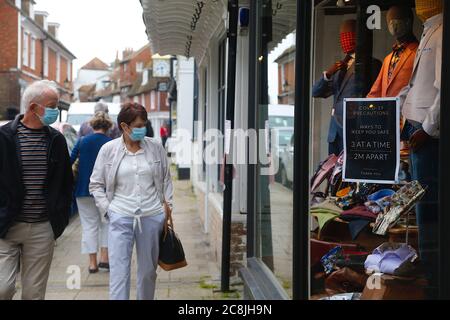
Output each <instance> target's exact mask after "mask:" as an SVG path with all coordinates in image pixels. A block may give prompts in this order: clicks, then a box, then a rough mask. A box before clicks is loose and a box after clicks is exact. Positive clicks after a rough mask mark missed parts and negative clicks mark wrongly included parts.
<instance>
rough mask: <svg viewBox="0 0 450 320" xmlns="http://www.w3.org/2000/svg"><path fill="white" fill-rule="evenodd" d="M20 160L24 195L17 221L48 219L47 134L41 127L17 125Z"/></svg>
mask: <svg viewBox="0 0 450 320" xmlns="http://www.w3.org/2000/svg"><path fill="white" fill-rule="evenodd" d="M17 134H18V138H19V144H20V157H21V162H22V181H23V184H24V187H25V197H24V201H23V206H22V212H21V214H20V215H19V216H18V217H17V221H19V222H27V223H38V222H45V221H48V219H49V218H48V214H47V205H46V198H45V183H46V179H47V169H48V163H47V155H48V146H47V134H46V133H45V131H44V130H43V129H38V130H35V129H29V128H27V127H26V126H24V125H23V124H22V123H21V122H19V125H18V127H17Z"/></svg>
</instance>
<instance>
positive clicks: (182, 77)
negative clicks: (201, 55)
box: [175, 56, 194, 169]
mask: <svg viewBox="0 0 450 320" xmlns="http://www.w3.org/2000/svg"><path fill="white" fill-rule="evenodd" d="M177 59H178V67H177V74H176V80H177V126H176V128H177V135H178V133H181V132H184V135H189V136H183V137H182V139H183V144H184V146H185V147H184V148H183V153H184V154H180V152H176V153H175V157H176V160H175V161H176V163H177V165H178V168H183V169H190V168H191V159H192V153H191V150H192V149H191V141H192V133H193V122H194V58H190V59H187V58H185V57H183V56H178V57H177ZM177 138H181V136H180V137H177ZM186 146H189V147H186Z"/></svg>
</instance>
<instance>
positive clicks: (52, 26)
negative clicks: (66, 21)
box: [48, 22, 60, 39]
mask: <svg viewBox="0 0 450 320" xmlns="http://www.w3.org/2000/svg"><path fill="white" fill-rule="evenodd" d="M59 26H60V24H59V23H56V22H49V23H48V33H50V34H51V35H52V36H53V37H55V39H58V30H59Z"/></svg>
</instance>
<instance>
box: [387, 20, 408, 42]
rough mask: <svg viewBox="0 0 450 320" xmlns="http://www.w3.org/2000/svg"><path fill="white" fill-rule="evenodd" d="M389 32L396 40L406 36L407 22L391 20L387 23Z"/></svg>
mask: <svg viewBox="0 0 450 320" xmlns="http://www.w3.org/2000/svg"><path fill="white" fill-rule="evenodd" d="M388 28H389V32H390V34H392V36H394V37H395V38H396V39H399V38H402V37H404V36H406V34H407V33H408V28H409V27H408V22H407V21H406V20H398V19H392V20H391V21H389V25H388Z"/></svg>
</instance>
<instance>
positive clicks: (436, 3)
mask: <svg viewBox="0 0 450 320" xmlns="http://www.w3.org/2000/svg"><path fill="white" fill-rule="evenodd" d="M442 9H443V7H442V0H416V13H417V16H418V17H419V19H420V20H422V21H423V22H425V21H427V20H428V19H429V18H431V17H434V16H435V15H438V14H440V13H442Z"/></svg>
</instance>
